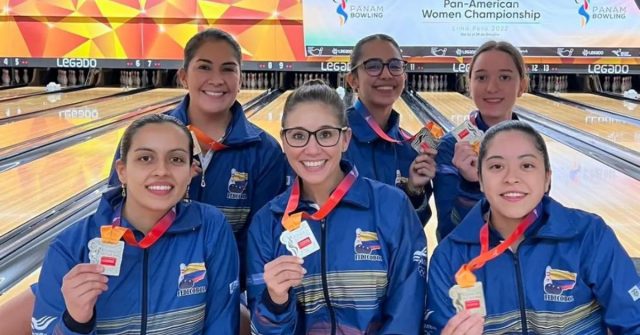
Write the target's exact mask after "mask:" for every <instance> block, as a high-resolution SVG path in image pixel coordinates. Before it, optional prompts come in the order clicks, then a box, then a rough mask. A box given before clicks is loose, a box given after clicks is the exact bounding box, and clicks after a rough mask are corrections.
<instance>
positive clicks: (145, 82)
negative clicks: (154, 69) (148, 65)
mask: <svg viewBox="0 0 640 335" xmlns="http://www.w3.org/2000/svg"><path fill="white" fill-rule="evenodd" d="M147 76H148V73H147V70H142V79H141V82H140V84H141V85H142V87H147V86H149V78H148V77H147Z"/></svg>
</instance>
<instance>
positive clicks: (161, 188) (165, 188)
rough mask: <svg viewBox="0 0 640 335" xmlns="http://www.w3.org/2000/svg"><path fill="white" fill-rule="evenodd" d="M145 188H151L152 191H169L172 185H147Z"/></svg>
mask: <svg viewBox="0 0 640 335" xmlns="http://www.w3.org/2000/svg"><path fill="white" fill-rule="evenodd" d="M147 188H148V189H150V190H152V191H169V190H171V189H172V188H173V187H171V186H169V185H152V186H147Z"/></svg>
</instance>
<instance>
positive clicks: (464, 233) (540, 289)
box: [425, 121, 640, 334]
mask: <svg viewBox="0 0 640 335" xmlns="http://www.w3.org/2000/svg"><path fill="white" fill-rule="evenodd" d="M549 166H550V164H549V155H548V153H547V148H546V145H545V143H544V140H543V139H542V137H541V136H540V135H539V134H538V133H536V132H535V130H533V128H531V126H529V125H527V124H526V123H523V122H521V121H507V122H503V123H500V124H498V125H496V126H494V127H492V128H490V129H489V131H488V132H487V133H486V136H485V138H484V140H483V142H482V146H481V148H480V154H479V157H478V176H479V181H480V185H481V188H482V190H483V191H484V194H485V196H486V200H482V201H480V202H479V203H478V204H476V205H475V206H474V207H473V209H471V211H470V212H469V214H468V215H467V217H466V218H465V219H464V220H463V221H462V223H460V226H459V227H457V228H456V229H455V230H454V231H453V232H452V233H451V234H449V236H448V237H447V238H446V239H444V240H443V241H442V242H441V243H440V244H439V245H438V247H437V248H436V250H435V253H434V255H433V257H432V259H431V264H430V268H429V287H428V293H427V319H426V321H425V323H426V324H425V327H426V331H427V332H428V333H429V334H439V333H442V334H465V333H466V334H480V333H482V332H483V328H484V333H485V334H511V333H522V334H606V333H607V329H609V330H610V331H611V332H612V333H614V334H640V276H638V274H637V273H636V271H635V268H634V265H633V263H632V261H631V259H630V258H629V255H628V254H627V253H626V252H625V250H624V249H623V248H622V246H621V245H620V243H619V242H618V239H617V238H616V236H615V234H614V232H613V231H612V229H611V228H609V227H608V226H607V225H606V224H605V223H604V221H603V220H602V219H601V218H600V217H599V216H597V215H595V214H591V213H587V212H583V211H581V210H578V209H572V208H567V207H564V206H562V205H561V204H560V203H558V202H556V201H555V200H554V199H552V198H550V197H548V196H547V195H545V193H546V192H548V190H549V187H550V182H551V170H550V167H549ZM476 288H479V289H478V290H477V291H476V292H475V293H478V292H479V294H468V293H469V292H472V291H473V290H474V289H476ZM481 297H483V298H481ZM482 301H484V303H483V302H482ZM454 306H458V307H454ZM463 308H465V309H466V311H465V312H463V313H458V314H457V315H456V311H457V310H461V309H463ZM483 309H484V310H485V311H486V316H485V318H484V320H483V318H482V317H481V316H479V314H484V313H480V312H481V311H482V310H483ZM454 315H455V316H454ZM483 321H484V322H483Z"/></svg>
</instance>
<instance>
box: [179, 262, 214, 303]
mask: <svg viewBox="0 0 640 335" xmlns="http://www.w3.org/2000/svg"><path fill="white" fill-rule="evenodd" d="M206 277H207V268H206V267H205V265H204V263H189V264H188V265H185V264H184V263H181V264H180V276H178V297H184V296H187V295H194V294H200V293H205V292H207V285H198V283H200V282H202V284H205V283H206V281H203V280H204V279H205V278H206Z"/></svg>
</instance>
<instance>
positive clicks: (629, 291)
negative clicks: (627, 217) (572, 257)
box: [583, 219, 640, 334]
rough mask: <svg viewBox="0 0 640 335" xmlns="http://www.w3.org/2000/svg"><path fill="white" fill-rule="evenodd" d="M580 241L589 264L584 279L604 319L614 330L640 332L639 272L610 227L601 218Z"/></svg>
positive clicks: (586, 261) (618, 331)
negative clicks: (602, 309)
mask: <svg viewBox="0 0 640 335" xmlns="http://www.w3.org/2000/svg"><path fill="white" fill-rule="evenodd" d="M598 221H600V222H593V223H592V224H598V225H599V226H601V227H599V229H596V231H597V232H596V233H595V234H594V235H593V236H591V237H589V238H588V239H590V241H589V240H587V241H585V242H584V243H588V244H583V245H584V246H585V249H586V250H588V253H587V255H586V257H585V258H584V261H585V263H586V264H589V266H588V269H587V271H586V276H585V280H586V281H587V282H588V284H589V285H590V286H591V287H592V290H593V293H594V295H595V297H596V299H597V300H598V302H599V303H600V305H602V306H603V307H604V322H605V324H606V325H607V327H608V328H609V329H610V330H611V331H612V332H613V333H614V334H640V276H638V273H637V272H636V269H635V267H634V265H633V262H632V261H631V258H630V257H629V255H628V254H627V252H626V251H625V250H624V248H623V247H622V245H621V244H620V242H619V241H618V239H617V238H616V236H615V234H614V232H613V230H611V228H610V227H608V226H606V225H605V223H604V222H602V220H601V219H598Z"/></svg>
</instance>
